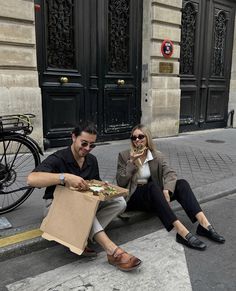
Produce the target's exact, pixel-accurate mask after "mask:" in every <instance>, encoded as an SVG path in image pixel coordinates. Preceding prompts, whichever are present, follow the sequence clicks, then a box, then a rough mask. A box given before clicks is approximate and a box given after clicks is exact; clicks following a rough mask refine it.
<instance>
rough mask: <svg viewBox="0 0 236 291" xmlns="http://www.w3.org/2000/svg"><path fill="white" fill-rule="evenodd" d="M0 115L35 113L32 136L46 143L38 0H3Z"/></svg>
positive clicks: (0, 0)
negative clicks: (37, 33)
mask: <svg viewBox="0 0 236 291" xmlns="http://www.w3.org/2000/svg"><path fill="white" fill-rule="evenodd" d="M0 7H1V9H0V27H1V29H0V115H4V114H15V113H21V114H22V113H33V114H35V115H36V119H35V120H34V121H33V125H34V132H33V133H32V137H33V138H35V139H36V140H37V141H38V142H39V143H40V145H42V140H43V133H42V105H41V92H40V89H39V86H38V72H37V67H36V66H37V64H36V45H35V24H34V1H33V0H7V1H6V0H0Z"/></svg>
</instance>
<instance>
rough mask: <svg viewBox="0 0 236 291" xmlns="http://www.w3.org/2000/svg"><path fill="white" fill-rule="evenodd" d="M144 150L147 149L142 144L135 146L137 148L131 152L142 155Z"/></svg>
mask: <svg viewBox="0 0 236 291" xmlns="http://www.w3.org/2000/svg"><path fill="white" fill-rule="evenodd" d="M146 149H147V147H146V146H143V145H142V144H140V145H137V147H135V148H134V150H133V151H134V153H135V154H143V153H144V151H145V150H146Z"/></svg>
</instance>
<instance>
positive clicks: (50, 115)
mask: <svg viewBox="0 0 236 291" xmlns="http://www.w3.org/2000/svg"><path fill="white" fill-rule="evenodd" d="M35 4H38V6H36V7H37V9H36V12H35V13H36V37H37V60H38V71H39V83H40V87H41V90H42V107H43V130H44V138H45V146H46V147H55V146H64V145H67V144H68V143H70V140H71V139H70V134H71V130H72V129H73V127H74V126H75V125H76V124H78V123H79V122H82V121H84V120H91V121H93V122H95V123H96V124H97V127H98V132H99V139H100V141H102V140H111V139H122V138H126V137H128V136H129V134H130V130H131V128H132V127H133V126H134V125H135V124H136V123H138V122H139V120H140V112H141V111H140V106H141V105H140V83H141V82H140V68H141V35H142V27H141V23H142V0H36V1H35Z"/></svg>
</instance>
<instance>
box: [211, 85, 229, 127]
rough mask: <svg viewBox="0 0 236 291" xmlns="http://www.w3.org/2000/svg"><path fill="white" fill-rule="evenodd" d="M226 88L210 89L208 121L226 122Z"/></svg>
mask: <svg viewBox="0 0 236 291" xmlns="http://www.w3.org/2000/svg"><path fill="white" fill-rule="evenodd" d="M226 92H227V90H226V88H225V87H218V88H217V87H212V88H209V89H208V104H207V114H206V115H207V121H208V122H209V121H210V122H213V121H224V119H225V109H226V108H225V107H226V104H225V100H227V96H226V95H227V94H226Z"/></svg>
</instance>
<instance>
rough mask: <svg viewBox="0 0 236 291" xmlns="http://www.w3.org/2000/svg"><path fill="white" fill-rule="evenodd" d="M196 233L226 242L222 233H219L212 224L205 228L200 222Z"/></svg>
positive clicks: (219, 241)
mask: <svg viewBox="0 0 236 291" xmlns="http://www.w3.org/2000/svg"><path fill="white" fill-rule="evenodd" d="M196 233H197V234H198V235H201V236H205V237H207V238H209V239H211V240H213V241H215V242H218V243H221V244H223V243H224V242H225V239H224V237H223V236H222V235H219V234H218V233H217V232H216V231H215V229H214V227H213V226H212V225H209V226H208V229H206V228H204V227H203V226H201V225H200V224H199V225H198V227H197V231H196Z"/></svg>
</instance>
